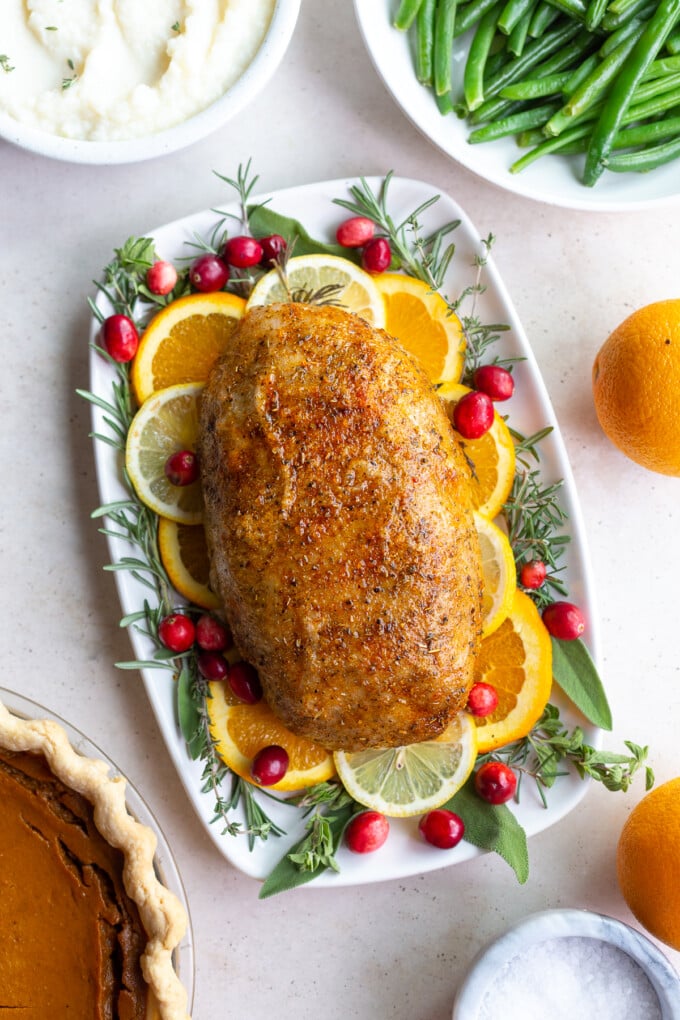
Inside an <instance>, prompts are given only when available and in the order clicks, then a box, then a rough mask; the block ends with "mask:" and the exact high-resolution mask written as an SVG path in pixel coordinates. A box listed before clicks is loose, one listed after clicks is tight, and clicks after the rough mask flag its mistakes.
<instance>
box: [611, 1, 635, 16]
mask: <svg viewBox="0 0 680 1020" xmlns="http://www.w3.org/2000/svg"><path fill="white" fill-rule="evenodd" d="M637 3H638V0H611V2H610V4H609V7H608V8H607V9H608V10H609V11H610V12H611V13H612V14H623V13H624V12H625V11H627V10H628V8H629V7H634V6H635V5H636V4H637Z"/></svg>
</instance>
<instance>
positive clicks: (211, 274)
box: [189, 234, 286, 294]
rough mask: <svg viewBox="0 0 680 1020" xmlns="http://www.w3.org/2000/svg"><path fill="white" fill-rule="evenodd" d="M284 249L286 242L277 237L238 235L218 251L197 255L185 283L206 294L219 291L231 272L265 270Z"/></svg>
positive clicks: (278, 235)
mask: <svg viewBox="0 0 680 1020" xmlns="http://www.w3.org/2000/svg"><path fill="white" fill-rule="evenodd" d="M285 250H286V241H285V239H284V238H283V237H281V235H280V234H270V235H269V236H268V237H260V238H255V237H250V236H248V235H247V234H240V235H239V236H238V237H230V238H229V240H228V241H226V242H225V244H224V247H223V248H222V252H221V253H220V254H217V253H216V252H206V253H205V255H199V257H198V258H197V259H194V261H193V262H192V263H191V267H190V268H189V280H190V281H191V285H192V287H193V288H194V289H195V290H200V291H201V292H202V293H204V294H205V293H209V292H210V291H214V290H222V288H223V287H224V285H225V284H226V282H227V280H228V279H229V277H230V276H231V270H232V269H253V268H254V267H255V266H262V267H264V268H269V267H270V266H271V265H273V263H274V262H275V261H276V260H277V258H279V257H280V255H281V254H282V253H283V252H284V251H285Z"/></svg>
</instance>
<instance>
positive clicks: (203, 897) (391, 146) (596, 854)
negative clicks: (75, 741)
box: [0, 0, 680, 1020]
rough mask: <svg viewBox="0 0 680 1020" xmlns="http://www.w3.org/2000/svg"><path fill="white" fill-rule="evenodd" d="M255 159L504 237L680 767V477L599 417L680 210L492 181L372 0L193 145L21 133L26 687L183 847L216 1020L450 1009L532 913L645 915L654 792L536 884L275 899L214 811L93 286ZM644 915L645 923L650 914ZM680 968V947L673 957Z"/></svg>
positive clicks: (400, 1018)
mask: <svg viewBox="0 0 680 1020" xmlns="http://www.w3.org/2000/svg"><path fill="white" fill-rule="evenodd" d="M248 156H252V158H253V165H254V167H255V169H256V171H257V172H258V173H259V174H260V185H261V187H262V190H269V189H274V188H281V187H287V186H291V185H296V184H305V183H308V182H312V181H317V180H324V179H328V178H337V177H345V176H347V177H349V176H354V175H356V174H383V173H384V172H386V171H387V170H389V169H394V170H395V172H397V173H398V174H400V175H402V176H407V177H414V178H419V179H422V180H426V181H429V182H431V183H433V184H435V185H436V186H437V187H439V188H440V189H441V190H443V191H445V192H448V193H449V194H451V195H452V196H453V197H454V198H456V199H457V201H458V202H460V204H461V205H462V206H463V208H464V209H465V210H466V211H467V212H468V214H469V215H470V217H471V219H472V220H473V222H474V223H475V225H476V226H477V228H478V229H479V231H480V233H481V234H482V235H486V234H487V233H488V232H489V231H493V232H494V233H495V235H496V236H497V243H496V246H495V259H496V264H497V267H498V269H499V271H500V273H501V275H502V277H503V278H504V280H505V283H506V285H507V288H508V290H509V292H510V294H511V295H512V298H513V300H514V303H515V306H516V308H517V311H518V313H519V317H520V319H521V320H522V322H523V325H524V328H525V330H526V333H527V335H528V337H529V340H530V342H531V344H532V346H533V349H534V351H535V354H536V357H537V359H538V362H539V364H540V368H541V370H542V373H543V376H544V378H545V382H546V384H547V387H548V390H549V393H550V396H551V399H552V401H553V404H554V407H555V410H556V413H557V416H558V419H559V420H560V422H561V426H562V430H563V435H564V439H565V442H566V446H567V451H568V454H569V457H570V460H571V464H572V468H573V472H574V475H575V479H576V484H577V487H578V491H579V494H580V498H581V503H582V509H583V515H584V519H585V526H586V529H587V533H588V538H589V544H590V552H591V557H592V565H593V570H594V576H595V579H596V589H597V592H596V593H597V598H598V602H599V608H600V616H601V645H602V664H603V670H602V672H603V677H604V680H605V683H606V686H607V690H608V692H609V697H610V701H611V704H612V709H613V713H614V731H613V733H612V734H610V735H607V736H606V738H605V743H606V745H607V746H609V747H612V748H619V747H620V746H621V742H622V741H623V740H624V739H631V740H634V741H636V742H637V743H640V744H649V745H650V747H651V761H652V764H653V765H654V767H655V769H656V773H657V777H658V780H659V781H663V780H665V779H669V778H671V777H673V776H675V775H676V774H677V773H678V772H679V771H680V764H679V760H678V752H677V722H678V718H679V714H680V696H679V695H678V690H679V689H680V686H679V681H680V656H679V654H678V596H677V576H678V572H679V569H680V481H679V480H677V479H671V478H665V477H661V476H655V475H652V474H648V473H646V472H645V471H644V470H643V469H642V468H638V467H636V466H635V465H634V464H632V463H630V462H628V461H627V460H625V459H624V457H623V456H622V455H620V454H619V453H618V452H617V451H616V450H615V449H614V448H613V447H612V446H611V445H610V444H609V443H608V442H607V440H606V439H605V438H604V436H603V435H602V433H601V432H600V431H599V428H598V426H597V422H596V419H595V414H594V410H593V405H592V401H591V396H590V371H591V365H592V361H593V358H594V355H595V353H596V351H597V349H598V347H599V345H600V344H601V343H602V341H603V340H604V339H605V337H606V336H607V335H608V333H609V332H610V330H611V329H613V327H614V326H616V325H617V324H618V322H619V321H620V320H621V319H623V318H624V317H625V316H626V315H627V314H628V313H629V312H630V311H632V310H633V309H634V308H636V307H638V306H639V305H642V304H646V303H648V302H650V301H654V300H657V299H662V298H667V297H671V296H676V295H677V293H678V289H677V288H678V279H680V249H679V248H678V244H677V228H678V222H679V220H680V208H679V207H678V206H677V205H676V206H675V207H674V208H672V207H671V208H666V209H663V208H661V209H654V210H652V211H649V212H634V213H626V214H624V213H585V212H573V211H564V210H561V209H557V208H551V207H548V206H545V205H539V204H537V203H534V202H531V201H528V200H525V199H523V198H520V197H514V196H512V195H509V194H507V193H504V192H502V191H500V190H497V189H495V188H494V187H492V186H490V185H487V184H485V183H484V182H483V181H481V180H479V179H477V178H476V177H474V176H472V175H471V174H470V173H469V172H467V171H466V170H464V169H463V168H461V167H459V166H458V165H456V164H455V163H453V162H451V161H450V160H449V159H447V158H446V157H444V156H443V155H441V154H440V153H439V152H438V151H437V150H435V149H434V148H433V147H432V146H431V145H430V144H429V143H428V142H427V141H426V140H424V139H423V137H422V136H421V135H420V134H419V133H418V132H417V131H416V130H415V129H414V128H413V127H412V126H411V125H410V123H409V122H408V121H407V120H406V119H405V118H404V116H403V115H402V113H401V112H400V111H399V110H398V109H397V107H396V106H395V104H394V102H393V100H392V99H391V98H390V96H389V95H388V94H387V93H386V92H385V90H384V88H383V86H382V85H381V83H380V81H379V80H378V78H377V76H376V74H375V72H374V70H373V67H372V65H371V63H370V60H369V57H368V56H367V54H366V51H365V49H364V47H363V44H362V41H361V39H360V36H359V32H358V29H357V27H356V24H355V20H354V13H353V8H352V5H351V4H350V3H349V0H345V2H343V3H337V2H335V3H334V2H333V0H303V3H302V11H301V15H300V19H299V22H298V26H297V29H296V32H295V36H294V39H293V42H292V45H291V47H290V49H289V50H288V53H287V54H286V56H285V58H284V61H283V63H282V65H281V67H280V68H279V70H278V72H277V74H276V76H275V78H274V81H273V82H272V84H271V86H270V87H269V89H268V90H267V91H266V92H265V93H264V94H262V95H260V96H259V97H258V98H257V99H256V100H255V101H254V102H253V103H252V105H251V106H250V107H249V108H248V109H247V110H245V111H244V112H242V113H241V114H240V115H239V116H237V117H236V119H235V120H233V121H232V122H231V123H230V124H229V125H228V126H226V127H225V128H223V129H222V130H220V131H218V132H217V133H216V134H214V135H212V136H211V137H210V138H208V139H207V140H205V141H203V142H201V143H198V144H196V145H194V146H192V147H191V148H189V149H187V150H185V151H184V152H180V153H178V154H175V155H171V156H169V157H166V158H163V159H160V160H154V161H151V162H147V163H141V164H137V165H130V166H118V167H111V168H106V167H87V166H74V165H67V164H61V163H57V162H53V161H50V160H47V159H44V158H41V157H37V156H32V155H29V154H26V153H24V152H21V151H19V150H17V149H14V148H12V147H10V146H8V145H5V144H0V161H1V165H2V188H1V189H0V229H1V233H2V238H3V244H2V247H1V248H0V261H1V263H2V268H1V270H0V304H1V307H2V319H3V329H2V339H1V341H0V342H1V345H2V360H3V428H2V431H1V442H2V455H1V458H0V463H2V464H3V465H4V468H3V472H4V474H3V484H2V495H1V496H0V500H1V503H2V512H1V515H0V522H1V523H0V529H1V531H0V535H1V543H2V544H1V546H0V548H1V554H2V565H3V577H4V583H3V585H2V592H1V595H0V598H1V599H2V615H1V619H2V622H3V633H4V672H3V677H2V684H3V685H4V686H7V687H10V688H14V689H16V690H18V691H21V692H23V693H24V694H27V695H29V696H30V697H32V698H34V699H36V700H37V701H39V702H41V703H43V704H45V705H47V706H48V707H49V708H51V709H53V710H55V711H57V712H59V713H60V714H62V715H63V716H64V717H65V718H66V719H68V720H69V721H70V722H72V723H74V724H75V725H77V726H78V727H79V728H81V729H83V730H84V731H85V732H86V733H87V734H88V736H90V737H91V738H92V739H93V740H94V741H95V742H96V743H98V744H99V745H100V746H102V747H103V749H104V750H105V751H106V752H107V754H108V755H109V756H110V757H111V758H112V759H113V760H114V761H116V762H117V764H118V765H119V767H120V768H121V770H122V771H123V772H124V773H126V774H127V775H128V776H129V778H130V779H131V780H132V782H133V783H134V784H135V785H136V786H137V788H138V789H139V791H140V792H141V793H142V795H143V796H144V797H145V798H146V799H147V800H148V802H149V803H150V804H151V805H152V807H153V809H154V811H155V812H156V814H157V816H158V818H159V820H160V822H161V825H162V827H163V829H164V831H165V833H166V834H167V836H168V838H169V840H170V842H171V844H172V846H173V849H174V851H175V854H176V857H177V860H178V864H179V867H180V870H181V873H182V875H183V879H184V882H185V885H186V889H187V894H188V898H189V902H190V905H191V912H192V917H193V925H194V933H195V948H196V957H197V965H198V973H197V988H196V999H195V1010H194V1013H195V1017H197V1018H207V1017H211V1016H213V1017H218V1016H226V1015H229V1014H232V1013H234V1012H235V1011H238V1013H239V1014H241V1015H247V1016H248V1017H249V1018H250V1020H265V1018H269V1017H271V1016H277V1017H278V1018H280V1020H288V1018H291V1020H292V1018H293V1017H296V1018H297V1017H311V1016H323V1017H325V1018H326V1020H340V1018H342V1020H348V1018H359V1020H373V1018H375V1017H380V1018H384V1020H387V1018H392V1020H413V1018H417V1020H447V1018H449V1017H450V1015H451V1008H452V1003H453V997H454V993H455V989H456V986H457V984H458V982H459V981H460V980H461V979H462V977H463V975H464V974H465V972H466V969H467V967H468V966H469V963H470V961H471V959H472V958H473V956H474V955H475V954H476V953H477V951H478V950H479V949H480V948H481V946H482V945H484V944H485V943H486V942H487V941H488V940H489V939H491V938H493V937H495V936H496V935H498V934H500V933H501V932H503V931H504V930H505V929H506V928H507V927H508V926H509V925H510V924H512V923H514V922H516V921H517V920H518V919H520V918H521V917H523V916H524V915H526V914H528V913H531V912H533V911H536V910H540V909H544V908H548V907H559V906H569V907H583V906H587V907H590V908H591V909H594V910H597V911H600V912H602V913H606V914H610V915H612V916H614V917H618V918H621V919H623V920H627V921H631V920H632V918H631V916H630V914H629V912H628V911H627V909H626V907H625V904H624V903H623V900H622V898H621V896H620V894H619V891H618V888H617V885H616V878H615V872H614V852H615V846H616V839H617V835H618V833H619V831H620V829H621V826H622V825H623V823H624V821H625V819H626V817H627V815H628V813H629V812H630V810H631V808H632V807H633V805H634V804H635V803H636V802H637V800H638V799H639V798H640V797H641V796H642V793H643V784H642V782H641V781H638V782H636V783H635V785H634V787H633V788H632V790H631V791H630V792H629V793H628V794H627V795H623V794H610V793H607V792H606V791H605V790H604V789H600V788H596V787H595V786H593V787H592V788H591V789H590V790H589V792H588V795H587V797H586V798H585V799H584V800H583V801H582V802H581V804H580V805H579V807H578V808H577V809H576V810H575V811H574V812H573V813H572V814H570V815H569V816H568V817H567V818H565V819H564V820H563V821H562V822H560V823H559V824H557V825H556V826H554V827H553V828H551V829H549V830H547V831H546V832H544V833H542V834H541V835H539V836H536V837H534V838H533V839H532V840H531V843H530V854H531V875H530V878H529V881H528V883H527V884H526V885H525V886H523V887H521V886H519V885H517V884H516V882H515V879H514V876H513V874H512V873H511V871H510V870H509V868H508V867H507V865H506V864H505V863H504V862H503V861H502V860H500V858H498V857H496V856H491V855H488V856H485V857H481V858H478V859H476V860H473V861H471V862H468V863H465V864H462V865H460V866H456V867H451V868H447V869H443V870H440V871H436V872H433V873H431V874H428V875H426V876H415V877H413V878H409V879H407V880H400V881H392V882H386V883H381V884H378V885H375V886H368V887H361V888H358V889H351V888H350V889H340V890H337V891H336V890H330V889H315V888H314V887H313V885H312V886H308V887H306V888H303V889H299V890H296V891H295V892H294V893H293V894H290V895H285V896H280V897H274V898H273V899H271V900H266V901H262V902H260V901H258V899H257V893H258V884H257V882H255V881H254V880H253V879H250V878H247V877H244V876H243V875H241V874H240V873H239V872H237V871H235V870H234V869H232V868H231V867H230V866H229V865H228V864H226V863H225V861H224V860H223V859H222V857H221V856H220V855H219V854H218V852H217V851H216V849H215V848H214V846H213V844H212V842H211V841H210V839H209V838H208V836H207V835H206V834H205V833H204V831H203V830H202V828H201V827H200V826H199V824H198V823H197V821H196V819H195V816H194V813H193V810H192V808H191V807H190V805H189V802H188V800H187V798H186V796H185V794H184V792H183V790H182V788H181V786H180V782H179V780H178V778H177V776H176V774H175V771H174V769H173V767H172V765H171V763H170V760H169V758H168V756H167V753H166V751H165V747H164V745H163V743H162V740H161V737H160V735H159V732H158V731H157V728H156V725H155V722H154V720H153V718H152V715H151V713H150V711H149V708H148V705H147V701H146V695H145V694H144V691H143V688H142V686H141V683H140V682H139V680H138V678H137V677H136V676H135V674H134V673H127V672H125V673H121V672H119V671H118V670H116V668H115V667H114V665H113V663H114V662H116V661H120V660H123V659H126V658H129V657H130V648H129V644H128V639H127V637H126V634H125V633H124V632H123V631H121V630H120V629H119V628H118V626H117V621H118V618H119V611H118V603H117V596H116V591H115V587H114V582H113V579H112V577H111V575H110V574H107V573H104V572H103V570H102V566H103V564H104V563H105V562H106V561H107V550H106V548H105V544H104V540H103V539H102V537H101V536H100V535H99V534H98V533H97V530H96V525H95V524H94V523H93V522H92V521H90V520H89V513H90V511H91V510H92V509H93V508H94V507H95V506H96V505H97V503H98V496H97V488H96V482H95V475H94V462H93V455H92V449H91V444H90V440H89V439H88V430H89V413H88V409H87V407H86V406H85V404H84V403H83V401H82V400H80V399H79V398H78V397H77V396H76V393H75V390H76V387H85V386H87V383H88V366H87V359H88V350H87V331H88V325H89V313H88V308H87V304H86V297H87V295H88V294H89V293H91V291H92V284H91V280H92V278H93V277H94V276H96V275H98V273H99V271H100V269H101V267H103V266H104V264H105V263H106V262H107V260H108V259H109V257H110V254H111V250H112V248H113V247H114V246H117V245H119V244H120V243H121V242H122V241H123V240H124V239H125V238H126V237H127V236H129V235H130V234H142V233H144V232H145V231H148V230H150V229H152V228H153V227H154V226H157V225H158V224H162V223H166V222H168V221H170V220H173V219H175V218H177V217H180V216H183V215H186V214H188V213H190V212H194V211H196V210H199V209H203V208H207V207H210V206H214V205H217V204H219V202H220V201H221V200H222V198H223V194H224V192H223V185H222V184H221V183H220V181H219V180H218V179H217V178H216V177H215V176H214V174H213V172H212V171H213V170H217V171H220V172H223V173H227V174H231V173H233V172H234V171H235V169H236V166H237V164H238V162H239V161H241V160H244V159H246V158H247V157H248ZM633 923H634V922H633ZM666 952H667V956H668V957H669V959H671V960H672V961H673V962H674V963H675V965H676V967H677V966H678V964H680V954H678V953H673V952H672V951H670V950H667V951H666Z"/></svg>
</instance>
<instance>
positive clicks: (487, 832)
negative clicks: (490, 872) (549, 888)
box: [444, 776, 529, 885]
mask: <svg viewBox="0 0 680 1020" xmlns="http://www.w3.org/2000/svg"><path fill="white" fill-rule="evenodd" d="M444 807H446V808H448V809H449V811H455V813H456V814H457V815H459V816H460V817H461V818H462V819H463V823H464V825H465V835H464V836H463V839H465V840H466V841H467V842H468V843H472V845H473V846H478V847H481V849H482V850H493V851H495V852H496V853H497V854H500V856H501V857H502V858H503V860H504V861H506V863H507V864H509V865H510V867H511V868H512V870H513V871H514V872H515V875H516V876H517V881H518V882H520V884H521V885H524V883H525V882H526V880H527V879H528V877H529V851H528V850H527V836H526V832H525V831H524V829H523V828H522V826H521V825H520V824H519V822H518V821H517V819H516V817H515V815H514V814H513V813H512V811H511V810H510V808H509V807H508V806H507V804H489V803H488V802H487V801H485V800H482V798H481V797H480V796H479V795H478V794H477V793H476V792H475V788H474V777H472V776H471V777H470V779H468V781H467V783H466V784H465V786H462V787H461V789H460V790H459V791H458V792H457V793H456V794H454V796H453V797H452V798H451V799H450V800H449V801H448V802H447V803H446V804H445V805H444Z"/></svg>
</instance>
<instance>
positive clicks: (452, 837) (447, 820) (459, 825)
mask: <svg viewBox="0 0 680 1020" xmlns="http://www.w3.org/2000/svg"><path fill="white" fill-rule="evenodd" d="M418 829H419V830H420V834H421V836H422V837H423V839H425V840H427V842H428V843H431V844H432V846H437V847H439V849H440V850H450V849H451V848H452V847H454V846H458V844H459V843H460V841H461V839H462V838H463V833H464V832H465V826H464V825H463V819H462V818H460V817H459V816H458V815H456V814H454V812H453V811H448V810H447V809H446V808H437V809H436V810H435V811H429V812H428V813H427V814H426V815H423V817H422V818H421V819H420V821H419V822H418Z"/></svg>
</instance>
